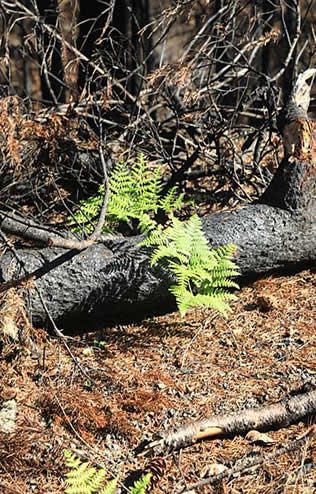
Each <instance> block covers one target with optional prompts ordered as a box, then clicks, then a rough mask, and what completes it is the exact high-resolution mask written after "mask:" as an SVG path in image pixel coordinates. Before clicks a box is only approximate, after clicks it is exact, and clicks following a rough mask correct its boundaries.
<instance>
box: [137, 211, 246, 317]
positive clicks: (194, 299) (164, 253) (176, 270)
mask: <svg viewBox="0 0 316 494" xmlns="http://www.w3.org/2000/svg"><path fill="white" fill-rule="evenodd" d="M141 245H151V246H156V249H155V250H154V252H153V255H152V258H151V265H154V264H156V263H158V262H161V261H162V260H164V259H166V260H167V264H168V268H169V270H170V271H171V272H172V273H173V274H174V275H175V277H176V284H175V285H172V286H171V287H170V292H171V293H172V294H173V295H174V296H175V298H176V302H177V306H178V309H179V311H180V314H181V316H184V315H185V314H186V312H187V310H188V309H189V308H190V307H196V306H204V307H211V308H213V309H215V310H217V311H219V312H221V313H223V314H224V315H225V316H227V312H228V311H229V312H231V308H230V306H229V305H228V303H227V301H228V300H234V299H236V296H235V295H234V294H233V293H231V292H230V291H229V290H228V288H239V287H238V285H237V283H235V282H234V281H233V280H232V279H231V278H232V277H234V276H238V275H239V271H238V268H237V266H236V264H235V263H234V262H233V257H234V255H235V252H236V248H237V247H236V246H235V245H233V244H228V245H224V246H222V247H219V248H218V249H216V250H215V249H214V250H211V249H210V248H209V246H208V242H207V238H206V237H205V235H204V232H203V230H202V224H201V220H200V218H199V217H198V216H197V215H194V216H192V217H191V218H190V219H189V220H188V221H187V222H186V223H183V222H181V221H180V220H178V219H176V218H174V217H173V218H172V225H171V226H170V227H168V228H167V229H166V230H163V229H162V228H161V227H160V228H159V229H157V230H155V231H154V232H152V233H151V234H150V235H149V237H148V238H147V239H146V240H145V241H143V242H142V244H141Z"/></svg>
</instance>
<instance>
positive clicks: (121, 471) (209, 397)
mask: <svg viewBox="0 0 316 494" xmlns="http://www.w3.org/2000/svg"><path fill="white" fill-rule="evenodd" d="M315 301H316V273H315V272H311V271H304V272H302V273H300V274H297V275H292V276H288V277H279V278H267V279H264V280H261V281H258V282H256V283H254V284H252V285H249V286H247V287H245V288H242V289H241V290H240V291H239V292H238V299H237V300H236V301H234V302H233V303H232V304H231V305H232V308H233V314H231V315H229V318H228V319H225V318H224V317H223V316H222V315H220V314H215V313H214V311H212V310H211V309H194V310H191V311H188V313H187V315H186V317H185V318H181V317H180V316H179V314H178V313H173V314H170V315H168V316H164V317H158V318H154V319H150V320H147V321H144V322H143V323H142V324H139V325H129V326H116V327H113V328H104V330H102V331H99V332H91V333H89V334H86V335H84V336H75V337H74V338H73V339H69V340H68V341H67V344H68V346H69V348H70V350H71V352H72V354H73V356H74V357H75V358H76V359H79V362H80V366H81V368H82V369H84V371H85V374H83V373H82V371H81V370H80V368H79V367H78V365H77V364H76V363H75V362H74V360H73V359H72V358H71V357H70V355H69V353H68V352H67V351H66V350H65V348H64V347H63V345H62V344H61V343H60V342H58V341H57V340H56V339H55V338H51V337H48V336H47V335H46V334H45V333H44V332H40V331H38V330H37V331H36V332H34V334H33V335H31V336H32V338H33V340H34V341H35V342H36V345H37V348H38V350H39V353H37V352H35V351H33V352H32V351H25V352H21V350H20V349H19V346H18V344H10V345H6V346H4V347H3V349H2V353H1V361H0V372H1V376H2V378H1V403H2V402H3V401H4V400H11V399H13V400H16V402H17V419H16V429H15V431H13V432H11V433H10V434H4V433H1V435H0V492H1V493H4V494H7V493H8V494H10V493H18V494H29V493H30V494H31V493H38V494H39V493H41V494H42V493H43V494H46V493H58V494H59V493H64V492H65V484H64V479H65V478H66V473H67V471H68V470H67V468H66V466H65V461H64V453H63V451H64V449H69V450H71V451H72V452H74V453H75V454H76V455H78V456H80V458H81V460H82V461H88V462H90V463H92V464H93V465H94V466H95V467H96V468H101V467H102V468H104V469H105V470H106V472H107V473H106V480H110V479H112V478H114V477H118V478H119V481H120V482H122V483H123V484H125V485H130V486H132V485H133V483H134V482H135V480H136V479H138V478H139V477H140V476H141V475H143V474H144V473H146V472H148V471H151V472H152V479H153V480H152V487H151V490H150V492H153V493H157V494H158V493H168V494H172V493H176V492H178V490H179V487H181V486H183V485H184V479H185V480H186V482H188V483H190V482H195V481H197V480H199V479H201V478H203V477H205V476H208V475H209V474H210V472H211V471H212V468H213V465H214V463H216V464H221V465H224V466H228V467H229V466H231V465H233V464H235V463H236V462H237V461H238V460H239V459H241V458H245V457H252V458H253V457H256V456H257V457H266V455H267V454H269V453H271V452H273V451H277V450H278V449H279V447H280V445H281V444H283V443H287V442H289V441H291V440H292V439H295V438H297V437H299V436H301V435H303V434H304V433H305V432H306V431H307V430H308V429H309V428H310V427H311V425H309V424H305V423H302V422H300V423H298V424H296V425H292V426H291V427H289V428H286V429H280V430H277V431H270V432H269V433H268V435H269V436H270V438H271V439H273V440H274V442H273V443H271V444H270V445H262V444H253V443H251V442H249V441H248V440H247V439H246V438H245V437H242V436H236V437H235V438H226V439H215V440H212V441H204V442H202V443H200V444H195V445H194V446H192V447H190V448H187V449H185V450H183V451H182V453H181V455H179V454H178V453H175V454H174V455H171V456H167V457H165V458H154V459H146V458H143V457H135V456H134V454H133V450H134V448H135V447H136V446H138V445H139V443H140V442H141V441H142V440H144V439H146V438H148V437H151V434H152V433H154V432H155V431H160V430H162V429H164V428H169V427H172V426H179V425H181V424H184V423H186V422H190V421H193V420H198V419H201V418H203V417H207V416H210V415H211V414H213V413H229V412H234V411H237V410H241V409H245V408H249V407H254V406H262V405H267V404H270V403H274V402H276V401H278V400H280V399H282V398H284V396H286V395H290V393H295V392H296V391H297V390H299V389H301V387H302V385H303V384H304V383H305V382H306V380H308V379H313V378H315V367H316V357H315V355H316V352H315V343H316V336H315V311H316V306H315V303H316V302H315ZM315 457H316V442H315V438H309V439H308V440H307V441H306V443H305V445H304V447H302V448H300V449H299V450H296V451H293V452H289V453H286V454H283V455H281V456H279V457H276V458H275V459H274V460H270V461H267V462H264V463H263V464H262V465H261V466H260V468H258V469H256V470H254V471H252V472H246V473H243V474H240V475H237V476H236V477H235V478H233V479H232V480H230V481H229V482H226V481H223V482H222V484H221V485H220V486H217V487H216V489H220V490H219V491H218V490H217V492H223V493H230V494H236V493H240V492H247V493H250V494H252V493H261V494H266V493H271V494H272V493H275V492H280V493H286V494H290V493H298V494H303V493H304V494H307V493H308V494H310V493H311V492H313V491H314V488H315V487H314V483H315V479H316V474H315ZM119 485H120V486H121V484H119ZM123 492H124V491H123ZM196 492H201V493H202V494H203V493H212V492H216V490H215V489H214V488H213V487H209V486H206V487H205V488H203V489H200V490H198V491H196Z"/></svg>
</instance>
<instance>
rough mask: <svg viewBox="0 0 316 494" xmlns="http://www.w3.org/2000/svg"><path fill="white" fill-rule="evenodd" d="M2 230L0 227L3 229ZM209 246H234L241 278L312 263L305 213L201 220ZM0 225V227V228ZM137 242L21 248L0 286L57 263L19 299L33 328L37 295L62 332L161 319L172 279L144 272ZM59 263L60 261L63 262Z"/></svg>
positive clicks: (252, 210)
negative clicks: (23, 300)
mask: <svg viewBox="0 0 316 494" xmlns="http://www.w3.org/2000/svg"><path fill="white" fill-rule="evenodd" d="M3 225H4V223H3ZM203 226H204V230H205V233H206V235H207V237H208V239H209V241H210V244H211V246H213V247H217V246H219V245H223V244H225V243H227V242H234V243H236V244H237V246H238V254H237V263H238V265H239V267H240V270H241V273H242V275H243V276H248V275H254V274H264V273H267V272H271V271H272V270H276V269H280V268H281V269H286V268H289V267H291V266H297V265H298V264H304V265H305V264H311V263H312V262H313V261H315V259H316V222H315V221H312V216H311V215H310V213H309V212H308V214H307V216H306V215H304V214H303V213H302V212H301V211H292V212H291V211H287V210H284V209H281V208H277V207H274V206H268V205H266V204H253V205H249V206H247V207H245V208H241V209H238V210H235V211H231V212H224V213H216V214H213V215H211V216H208V217H206V218H204V219H203ZM2 227H3V226H2ZM140 240H141V237H130V238H124V237H117V238H116V239H111V240H106V241H104V242H99V243H96V244H95V245H93V246H92V247H90V248H89V249H86V250H84V251H81V252H71V251H68V253H67V251H65V250H64V249H60V248H50V247H47V248H44V249H38V250H36V249H22V250H19V251H18V258H19V259H20V261H19V260H18V259H17V258H16V256H15V254H14V253H12V252H8V253H7V254H5V255H4V256H3V257H2V259H1V271H0V276H1V279H2V281H8V280H10V279H12V277H22V276H23V275H24V274H25V272H28V273H30V272H33V271H35V270H38V269H41V268H42V267H43V266H45V265H46V264H47V263H48V262H51V261H53V260H55V261H56V263H57V264H58V258H61V261H64V262H62V264H60V265H59V266H57V267H55V268H54V269H53V270H51V271H49V272H48V273H46V274H44V275H42V276H40V277H39V278H38V279H37V280H36V281H35V283H34V285H35V287H34V289H28V294H27V297H26V299H27V300H28V304H29V313H30V314H31V316H32V321H33V323H34V324H35V325H37V326H38V325H43V324H46V322H47V321H48V316H47V314H46V311H45V308H44V307H43V305H42V302H41V300H40V296H39V293H38V291H40V293H41V295H42V297H43V298H44V300H45V301H46V304H47V308H48V309H49V311H50V314H51V317H53V319H54V320H55V322H56V323H57V324H58V325H59V326H60V327H64V328H79V327H92V326H95V325H97V326H99V325H104V324H108V323H113V322H120V321H130V320H135V319H140V318H143V317H146V316H149V315H153V314H162V313H165V312H167V311H169V310H172V309H173V308H174V301H173V298H172V296H171V295H170V294H169V292H168V286H169V285H170V283H171V281H172V280H171V279H170V277H169V275H168V273H167V272H166V271H165V270H164V269H163V268H150V265H149V264H150V250H149V249H148V248H144V247H142V248H140V247H138V243H139V241H140ZM65 259H66V260H65Z"/></svg>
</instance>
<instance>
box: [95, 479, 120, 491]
mask: <svg viewBox="0 0 316 494" xmlns="http://www.w3.org/2000/svg"><path fill="white" fill-rule="evenodd" d="M116 489H117V479H113V480H109V482H108V483H107V484H106V486H105V487H103V489H101V491H99V492H98V494H115V493H116Z"/></svg>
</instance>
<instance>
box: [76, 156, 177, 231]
mask: <svg viewBox="0 0 316 494" xmlns="http://www.w3.org/2000/svg"><path fill="white" fill-rule="evenodd" d="M161 192H162V171H161V168H160V167H156V168H154V169H153V170H152V169H150V168H149V166H148V164H147V162H146V160H145V158H144V155H142V154H140V155H139V156H138V158H137V159H136V161H135V163H134V164H133V165H132V166H127V165H126V164H125V163H124V162H119V163H118V164H117V165H116V166H115V167H114V169H113V170H112V171H111V174H110V180H109V202H108V209H107V215H106V223H107V224H108V223H109V224H110V225H111V223H114V224H115V223H118V222H129V220H130V219H136V220H138V222H139V229H140V231H141V233H148V232H149V231H151V230H153V229H154V228H155V227H156V225H157V224H156V221H155V220H154V215H155V214H156V213H157V211H158V209H162V210H163V211H165V212H166V213H167V214H169V212H170V211H171V210H172V209H179V208H180V206H182V201H180V196H179V197H178V196H177V194H176V189H175V188H174V189H172V193H171V194H170V195H167V197H166V198H164V199H161ZM103 196H104V187H103V186H101V187H100V188H99V190H98V194H97V195H96V196H94V197H90V198H88V199H87V200H85V201H81V202H80V209H79V211H77V213H76V214H75V217H74V218H72V219H70V220H69V225H70V226H73V231H80V230H82V229H84V230H85V232H86V233H87V234H89V233H91V232H92V230H93V228H94V225H95V223H96V221H97V218H98V214H99V211H100V208H101V205H102V202H103ZM75 225H76V226H75ZM78 225H79V226H78ZM103 231H109V227H108V226H106V225H105V226H104V229H103Z"/></svg>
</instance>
